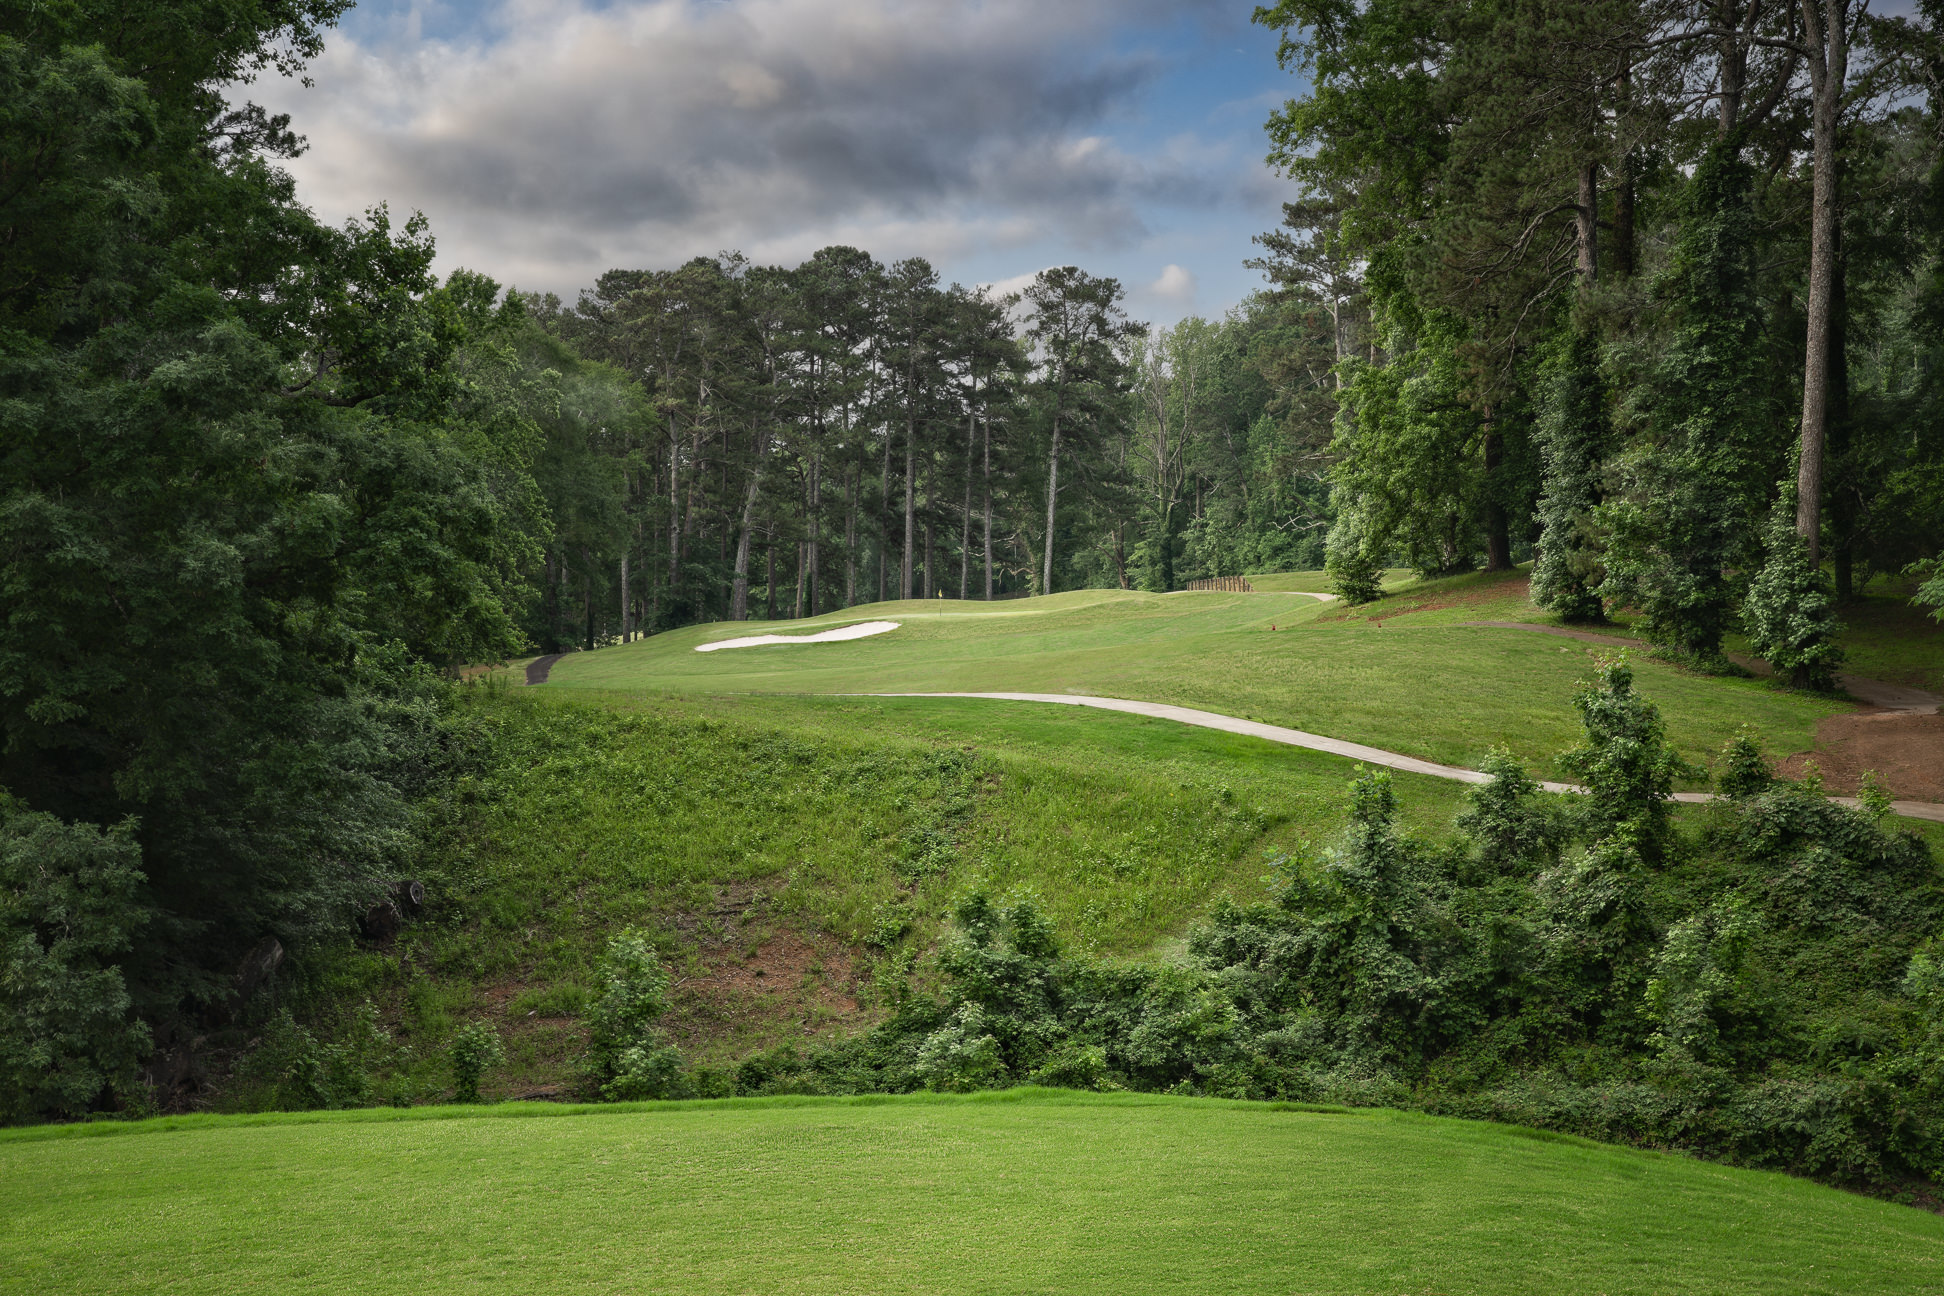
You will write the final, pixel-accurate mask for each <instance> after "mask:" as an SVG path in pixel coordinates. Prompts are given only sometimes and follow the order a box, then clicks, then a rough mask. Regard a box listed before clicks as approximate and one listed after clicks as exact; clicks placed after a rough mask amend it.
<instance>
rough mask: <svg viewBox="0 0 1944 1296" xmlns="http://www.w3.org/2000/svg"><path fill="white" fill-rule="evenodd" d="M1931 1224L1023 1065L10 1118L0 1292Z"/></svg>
mask: <svg viewBox="0 0 1944 1296" xmlns="http://www.w3.org/2000/svg"><path fill="white" fill-rule="evenodd" d="M1940 1285H1944V1220H1939V1219H1938V1218H1937V1217H1935V1216H1933V1215H1930V1214H1926V1213H1924V1212H1921V1211H1916V1210H1911V1209H1909V1208H1908V1207H1901V1206H1896V1205H1892V1204H1889V1203H1886V1202H1881V1201H1875V1200H1870V1199H1867V1198H1863V1197H1857V1196H1851V1195H1848V1194H1845V1193H1842V1192H1838V1191H1836V1190H1835V1189H1831V1188H1825V1187H1821V1186H1819V1185H1816V1184H1812V1183H1808V1182H1805V1181H1802V1180H1797V1179H1791V1178H1788V1177H1785V1176H1783V1175H1780V1174H1773V1173H1764V1172H1759V1171H1752V1170H1740V1169H1733V1168H1728V1167H1723V1166H1718V1165H1712V1164H1708V1163H1705V1162H1700V1161H1693V1160H1687V1159H1683V1158H1679V1157H1673V1156H1661V1155H1656V1154H1651V1153H1643V1152H1636V1151H1629V1150H1624V1149H1619V1148H1612V1147H1605V1146H1599V1145H1594V1144H1589V1143H1585V1142H1581V1141H1578V1140H1573V1139H1565V1138H1557V1137H1549V1136H1539V1135H1534V1134H1532V1133H1530V1132H1528V1131H1522V1130H1519V1129H1515V1128H1510V1127H1505V1126H1495V1125H1487V1124H1478V1123H1472V1122H1465V1121H1455V1120H1442V1119H1436V1118H1431V1117H1424V1116H1415V1115H1406V1114H1400V1113H1396V1112H1388V1111H1359V1112H1355V1113H1348V1112H1330V1111H1323V1110H1298V1109H1291V1108H1289V1107H1286V1106H1272V1105H1269V1104H1261V1103H1236V1102H1223V1101H1219V1100H1213V1099H1189V1098H1171V1097H1164V1096H1133V1095H1091V1094H1089V1095H1082V1094H1073V1093H1068V1092H1064V1091H1057V1090H1030V1089H1029V1090H1010V1091H1006V1092H1000V1093H986V1094H979V1095H975V1096H971V1097H946V1096H938V1095H916V1096H911V1097H903V1098H876V1099H801V1098H799V1099H788V1098H784V1099H752V1100H731V1101H726V1102H716V1103H685V1104H662V1105H650V1106H645V1107H605V1108H598V1109H589V1108H562V1107H550V1108H539V1107H535V1106H531V1105H507V1106H501V1107H498V1108H493V1109H489V1110H481V1109H470V1110H468V1109H458V1108H437V1109H427V1108H420V1109H415V1110H412V1111H409V1112H392V1111H385V1110H375V1111H357V1112H342V1113H334V1114H328V1115H287V1116H269V1117H242V1118H223V1117H187V1118H177V1119H163V1120H157V1121H151V1122H147V1123H143V1124H135V1125H118V1126H82V1127H62V1128H47V1129H39V1130H23V1131H12V1132H9V1133H6V1134H4V1135H0V1290H4V1291H23V1292H24V1291H33V1292H55V1291H59V1292H67V1293H107V1292H114V1293H143V1292H197V1293H228V1292H243V1291H279V1292H295V1291H319V1292H325V1291H328V1292H334V1293H347V1292H385V1293H395V1292H410V1293H414V1294H415V1296H436V1294H438V1293H447V1292H485V1291H490V1292H532V1293H536V1294H538V1293H576V1292H682V1293H730V1292H736V1293H743V1292H766V1293H768V1292H802V1293H839V1292H843V1293H948V1292H967V1293H974V1292H976V1293H1014V1292H1018V1293H1026V1292H1060V1293H1103V1294H1105V1293H1114V1294H1116V1296H1134V1294H1143V1293H1155V1292H1183V1293H1187V1292H1195V1293H1205V1292H1222V1293H1238V1294H1241V1293H1272V1292H1273V1293H1278V1294H1279V1296H1288V1294H1290V1293H1319V1294H1320V1293H1331V1294H1332V1296H1343V1294H1346V1293H1407V1292H1408V1293H1417V1292H1436V1293H1453V1294H1456V1293H1472V1292H1477V1293H1534V1294H1535V1296H1537V1294H1539V1293H1545V1294H1546V1296H1558V1294H1560V1293H1605V1294H1606V1296H1620V1294H1621V1293H1642V1294H1643V1296H1644V1294H1645V1293H1690V1292H1694V1293H1699V1292H1764V1293H1776V1292H1790V1293H1824V1292H1827V1293H1845V1294H1847V1296H1857V1294H1860V1293H1872V1292H1882V1293H1899V1294H1904V1293H1915V1292H1924V1291H1936V1290H1938V1289H1939V1287H1940Z"/></svg>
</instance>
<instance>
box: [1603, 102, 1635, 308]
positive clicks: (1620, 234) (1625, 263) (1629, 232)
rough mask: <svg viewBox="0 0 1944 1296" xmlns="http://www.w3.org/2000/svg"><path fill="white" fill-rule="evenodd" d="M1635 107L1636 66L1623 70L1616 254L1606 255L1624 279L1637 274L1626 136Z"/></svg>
mask: <svg viewBox="0 0 1944 1296" xmlns="http://www.w3.org/2000/svg"><path fill="white" fill-rule="evenodd" d="M1632 109H1633V69H1632V68H1627V69H1624V70H1623V71H1622V72H1621V73H1620V109H1619V112H1618V114H1617V119H1618V125H1619V128H1620V131H1621V133H1622V139H1621V140H1620V151H1619V153H1618V154H1617V155H1616V156H1615V157H1614V159H1613V255H1612V256H1610V257H1608V258H1607V261H1608V264H1609V265H1611V266H1612V267H1613V273H1614V274H1615V275H1617V276H1618V277H1619V278H1620V279H1621V280H1623V281H1624V280H1628V279H1631V278H1633V273H1634V154H1633V147H1632V145H1630V144H1629V143H1628V142H1627V140H1626V139H1625V138H1624V136H1625V132H1626V130H1627V125H1628V121H1629V116H1630V114H1631V112H1632Z"/></svg>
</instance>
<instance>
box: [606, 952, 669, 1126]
mask: <svg viewBox="0 0 1944 1296" xmlns="http://www.w3.org/2000/svg"><path fill="white" fill-rule="evenodd" d="M599 989H600V994H599V996H598V997H597V998H596V999H595V1000H594V1003H593V1006H592V1007H591V1008H589V1009H588V1012H587V1024H588V1031H587V1036H588V1049H587V1062H588V1072H589V1076H590V1079H591V1080H592V1081H593V1084H594V1087H595V1088H596V1090H598V1092H599V1093H600V1095H601V1096H602V1097H603V1098H606V1099H608V1100H609V1101H624V1100H635V1099H641V1098H664V1097H667V1096H668V1095H669V1093H670V1092H672V1087H673V1085H674V1082H675V1076H676V1074H677V1072H678V1071H679V1069H680V1065H681V1058H680V1055H679V1054H678V1053H677V1052H676V1051H675V1049H674V1048H672V1047H669V1046H667V1045H664V1044H663V1043H662V1042H661V1040H660V1039H659V1038H658V1037H657V1034H656V1031H655V1023H656V1021H657V1020H659V1019H660V1017H661V1015H662V1014H663V1013H664V1012H666V1011H668V973H667V972H666V971H664V970H663V968H662V965H661V960H660V959H659V958H658V957H657V956H656V953H655V947H654V944H653V942H651V941H650V940H649V939H648V936H647V934H646V933H644V932H642V931H640V930H639V929H637V928H633V927H630V928H628V929H627V930H626V931H624V932H622V933H621V934H620V935H618V936H616V937H614V939H612V940H610V941H609V942H608V947H607V952H606V953H605V954H604V955H602V958H601V968H600V981H599Z"/></svg>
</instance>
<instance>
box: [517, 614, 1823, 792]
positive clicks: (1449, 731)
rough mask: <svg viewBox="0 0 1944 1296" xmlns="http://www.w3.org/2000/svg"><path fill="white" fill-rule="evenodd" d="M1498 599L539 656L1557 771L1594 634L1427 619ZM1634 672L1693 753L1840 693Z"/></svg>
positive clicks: (613, 668) (1774, 742) (772, 687)
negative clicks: (1132, 713)
mask: <svg viewBox="0 0 1944 1296" xmlns="http://www.w3.org/2000/svg"><path fill="white" fill-rule="evenodd" d="M1473 579H1475V578H1473ZM1488 592H1489V591H1488ZM1418 601H1420V602H1423V601H1424V600H1421V599H1420V600H1418ZM1498 601H1504V600H1503V599H1502V598H1501V599H1499V600H1498ZM1408 606H1410V604H1409V603H1407V602H1405V601H1403V600H1402V598H1400V601H1399V602H1398V603H1397V604H1388V601H1387V606H1386V610H1389V611H1393V612H1395V611H1401V610H1403V609H1404V608H1406V607H1408ZM1481 611H1482V612H1483V615H1481V614H1480V612H1481ZM1496 611H1497V608H1496V604H1495V603H1494V602H1493V601H1491V600H1487V601H1486V602H1484V603H1481V604H1480V605H1479V606H1478V607H1475V608H1468V609H1464V610H1460V611H1457V612H1455V613H1452V614H1450V615H1447V614H1445V613H1441V612H1437V611H1432V612H1428V613H1417V614H1412V615H1407V616H1392V617H1390V618H1387V619H1383V620H1378V621H1371V620H1368V619H1365V618H1363V617H1361V616H1359V617H1349V618H1346V616H1345V614H1344V613H1343V612H1342V611H1341V610H1339V609H1334V608H1331V607H1329V606H1328V605H1325V604H1319V603H1317V602H1316V601H1315V600H1313V599H1309V598H1306V597H1304V596H1303V595H1300V594H1216V593H1179V594H1166V595H1157V594H1143V593H1123V592H1119V591H1104V590H1090V591H1076V592H1074V593H1070V594H1057V595H1053V596H1051V597H1050V598H1044V599H1025V600H1017V601H1013V602H1007V603H1002V604H998V605H991V604H979V603H957V602H947V601H943V600H937V601H934V602H933V603H930V604H927V603H922V602H917V603H889V604H873V605H870V606H868V607H863V608H852V609H849V610H847V611H845V612H844V613H842V614H837V615H833V616H828V617H824V618H820V619H818V620H816V621H804V622H793V623H789V625H790V628H791V629H792V630H807V629H812V628H816V627H819V626H828V625H833V624H838V623H841V622H848V621H858V620H868V619H876V618H889V619H893V620H898V621H901V622H902V625H901V627H900V628H899V629H898V630H897V631H894V632H892V633H890V634H887V635H881V636H877V637H875V638H871V639H863V640H857V641H853V642H846V643H824V644H810V645H803V646H800V647H797V646H775V647H764V648H751V649H730V650H726V651H721V652H715V653H697V652H695V651H694V648H695V647H696V645H698V644H701V643H706V642H708V641H710V640H713V639H726V638H731V637H734V636H735V635H739V634H745V633H750V632H752V631H764V630H768V629H770V628H771V627H770V626H766V625H755V626H751V625H735V626H730V625H722V624H718V625H708V626H695V627H690V628H689V629H685V630H678V631H673V632H671V633H668V634H663V635H657V636H655V637H654V638H652V639H647V640H643V641H641V642H638V643H634V644H629V645H626V646H622V647H615V648H607V649H602V650H600V651H598V652H593V653H586V654H576V655H573V656H569V657H567V658H565V659H563V660H562V661H561V662H559V663H558V664H556V665H555V667H554V669H553V676H552V682H551V683H550V685H549V687H550V688H561V689H571V688H602V689H634V690H651V691H656V692H664V693H670V694H691V695H692V694H697V693H715V694H720V693H802V694H838V693H865V692H921V691H965V692H995V691H1034V692H1074V693H1095V694H1104V695H1108V696H1113V697H1128V698H1140V699H1143V700H1147V701H1158V702H1173V703H1179V704H1182V705H1186V706H1195V707H1202V708H1205V709H1207V710H1211V711H1219V712H1223V713H1225V714H1230V715H1242V716H1246V717H1249V718H1251V719H1258V720H1265V721H1269V722H1272V723H1276V724H1283V725H1290V726H1294V727H1296V728H1300V729H1305V730H1309V731H1310V732H1313V733H1321V734H1327V735H1330V736H1333V737H1340V738H1349V739H1353V740H1355V741H1359V742H1366V743H1370V744H1373V745H1375V746H1379V747H1384V748H1387V749H1390V750H1393V751H1400V752H1405V753H1408V754H1410V755H1415V756H1425V757H1429V758H1431V759H1433V760H1438V761H1444V762H1448V763H1451V764H1458V765H1468V766H1472V767H1474V768H1475V767H1476V766H1477V764H1478V763H1479V761H1481V760H1482V759H1483V758H1484V756H1485V753H1486V752H1487V751H1488V750H1489V749H1491V748H1492V747H1494V746H1505V747H1509V748H1510V749H1511V750H1513V751H1514V752H1516V753H1518V754H1519V756H1521V757H1522V758H1523V759H1525V760H1526V761H1527V762H1528V763H1530V764H1531V765H1532V766H1533V767H1534V768H1535V769H1537V770H1540V771H1543V772H1544V773H1546V774H1547V775H1549V776H1550V775H1554V774H1556V773H1557V772H1558V771H1557V770H1556V767H1555V766H1554V764H1553V760H1554V758H1555V757H1556V756H1557V754H1558V753H1559V752H1560V751H1562V750H1564V749H1566V748H1568V747H1570V746H1572V745H1573V744H1574V743H1575V742H1576V741H1577V739H1578V727H1577V723H1576V721H1575V719H1574V716H1573V712H1572V709H1571V706H1570V704H1569V703H1570V698H1571V697H1572V694H1573V693H1574V691H1575V690H1576V689H1577V688H1578V686H1579V684H1580V682H1581V681H1582V680H1583V679H1584V678H1585V677H1586V675H1587V673H1588V671H1587V667H1588V657H1589V654H1591V653H1592V652H1594V651H1596V650H1595V649H1593V648H1592V647H1591V646H1589V645H1585V644H1577V643H1571V642H1565V641H1561V640H1559V639H1557V638H1553V637H1549V636H1541V635H1532V634H1526V633H1522V632H1519V631H1508V630H1493V629H1480V628H1471V627H1463V626H1457V625H1452V624H1443V623H1439V621H1437V620H1433V621H1426V620H1425V619H1424V618H1426V617H1430V618H1440V619H1441V620H1442V621H1445V622H1448V621H1451V620H1458V619H1476V620H1498V619H1509V618H1506V617H1501V616H1498V615H1496ZM1272 625H1274V626H1276V627H1277V631H1278V632H1277V633H1273V634H1272V633H1270V627H1271V626H1272ZM1638 673H1639V679H1640V686H1641V688H1642V690H1643V691H1644V692H1646V693H1647V694H1648V695H1649V696H1650V697H1652V698H1653V699H1654V700H1655V701H1656V702H1657V703H1659V705H1660V706H1661V708H1662V711H1663V712H1664V713H1665V714H1666V716H1667V718H1668V723H1669V730H1670V733H1671V736H1672V737H1673V739H1674V741H1675V743H1676V744H1677V745H1678V746H1679V747H1680V748H1681V750H1682V751H1683V753H1684V754H1686V755H1688V756H1689V757H1690V758H1692V759H1695V760H1698V761H1702V762H1705V761H1707V760H1708V759H1709V758H1710V757H1712V756H1713V754H1714V753H1716V752H1718V751H1719V750H1720V748H1721V746H1722V745H1723V744H1724V743H1725V742H1726V741H1727V740H1728V739H1729V738H1730V737H1732V736H1733V735H1734V733H1735V732H1736V730H1737V729H1738V728H1739V727H1740V726H1741V725H1743V724H1749V725H1753V726H1754V727H1755V728H1756V729H1757V730H1758V731H1760V732H1761V734H1762V735H1763V736H1764V739H1765V741H1766V742H1767V744H1768V746H1769V748H1770V749H1771V750H1773V751H1777V752H1793V751H1801V750H1805V749H1807V748H1808V747H1809V746H1810V745H1811V743H1812V742H1813V739H1814V732H1815V724H1816V721H1817V720H1818V719H1820V718H1822V717H1823V716H1826V715H1829V714H1832V713H1834V712H1836V711H1839V710H1841V709H1843V705H1842V704H1840V703H1835V702H1830V701H1825V700H1821V699H1816V698H1811V697H1805V696H1802V695H1799V694H1790V693H1786V692H1782V691H1778V690H1776V689H1773V688H1771V687H1769V686H1768V685H1767V684H1765V683H1762V682H1760V681H1754V680H1724V679H1710V678H1705V677H1702V676H1697V675H1694V674H1691V673H1688V672H1685V671H1682V670H1680V669H1678V668H1676V667H1674V666H1671V665H1667V664H1664V663H1661V662H1657V661H1652V660H1647V659H1642V660H1640V662H1639V670H1638ZM994 705H995V708H996V707H997V706H999V705H1004V704H994Z"/></svg>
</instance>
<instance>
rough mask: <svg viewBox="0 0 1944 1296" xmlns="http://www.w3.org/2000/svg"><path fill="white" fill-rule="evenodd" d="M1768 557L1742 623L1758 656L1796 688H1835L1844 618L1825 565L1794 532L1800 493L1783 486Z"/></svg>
mask: <svg viewBox="0 0 1944 1296" xmlns="http://www.w3.org/2000/svg"><path fill="white" fill-rule="evenodd" d="M1764 548H1765V550H1766V561H1765V562H1764V563H1763V565H1762V570H1761V571H1760V572H1759V573H1757V575H1756V577H1755V580H1754V582H1753V583H1752V584H1750V586H1749V588H1748V594H1747V596H1746V597H1745V598H1744V599H1743V600H1742V623H1743V625H1744V627H1745V628H1746V629H1747V631H1748V642H1749V645H1750V646H1751V647H1753V648H1754V650H1755V653H1756V655H1757V656H1759V657H1761V658H1762V659H1763V660H1764V661H1766V662H1768V664H1769V665H1770V666H1772V667H1774V668H1775V673H1776V674H1777V675H1779V676H1781V677H1782V678H1784V679H1786V680H1788V681H1789V683H1791V684H1793V685H1795V686H1796V687H1797V688H1812V689H1832V688H1835V687H1836V668H1837V667H1838V666H1840V665H1842V662H1843V649H1842V647H1841V645H1839V644H1838V643H1837V642H1836V640H1837V638H1838V637H1839V636H1840V635H1841V634H1842V633H1843V623H1842V622H1840V621H1838V620H1837V619H1836V599H1835V595H1834V593H1833V592H1832V591H1831V590H1830V587H1829V581H1828V579H1827V578H1826V577H1824V575H1823V573H1822V569H1821V568H1819V567H1817V566H1816V565H1815V564H1814V563H1811V562H1810V561H1809V546H1808V545H1807V544H1805V543H1804V542H1803V539H1802V537H1801V536H1799V535H1797V534H1796V532H1795V492H1794V491H1793V490H1784V491H1783V492H1782V495H1781V498H1779V499H1777V500H1776V502H1775V508H1774V510H1773V511H1772V512H1771V513H1770V515H1769V522H1768V531H1767V534H1766V537H1765V545H1764Z"/></svg>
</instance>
